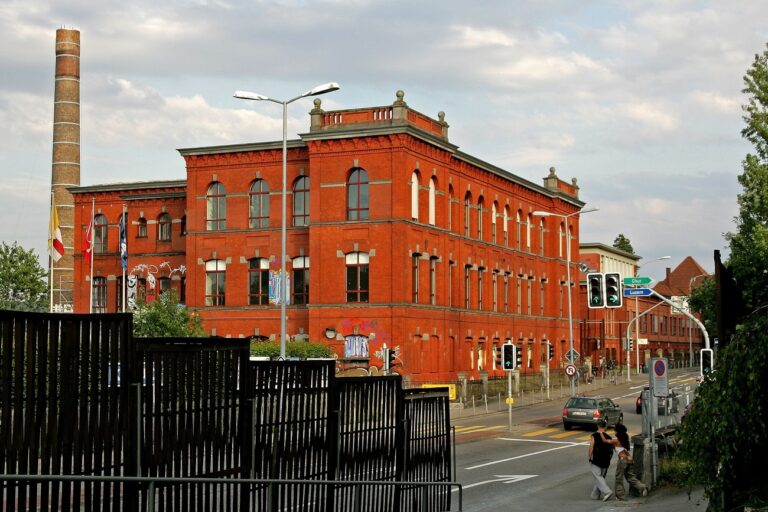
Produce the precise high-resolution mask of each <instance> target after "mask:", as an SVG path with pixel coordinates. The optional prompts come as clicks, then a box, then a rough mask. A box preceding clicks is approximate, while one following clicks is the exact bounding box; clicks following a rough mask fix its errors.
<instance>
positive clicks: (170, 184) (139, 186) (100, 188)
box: [67, 180, 187, 194]
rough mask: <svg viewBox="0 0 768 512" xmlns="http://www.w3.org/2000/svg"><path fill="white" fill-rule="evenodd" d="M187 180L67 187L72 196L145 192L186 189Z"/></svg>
mask: <svg viewBox="0 0 768 512" xmlns="http://www.w3.org/2000/svg"><path fill="white" fill-rule="evenodd" d="M186 186H187V180H163V181H134V182H130V183H106V184H104V185H88V186H84V187H69V188H68V189H67V190H69V192H70V193H72V194H93V193H97V192H128V191H131V190H147V189H152V188H177V187H186Z"/></svg>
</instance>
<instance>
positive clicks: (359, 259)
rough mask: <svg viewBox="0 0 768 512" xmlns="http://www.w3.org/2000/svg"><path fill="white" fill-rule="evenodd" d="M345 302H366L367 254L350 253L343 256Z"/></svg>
mask: <svg viewBox="0 0 768 512" xmlns="http://www.w3.org/2000/svg"><path fill="white" fill-rule="evenodd" d="M345 262H346V270H347V279H346V295H347V302H368V297H369V282H368V276H369V272H368V265H369V257H368V253H367V252H350V253H348V254H346V255H345Z"/></svg>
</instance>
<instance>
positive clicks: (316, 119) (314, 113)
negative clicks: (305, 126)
mask: <svg viewBox="0 0 768 512" xmlns="http://www.w3.org/2000/svg"><path fill="white" fill-rule="evenodd" d="M314 103H315V108H313V109H312V110H310V111H309V130H310V131H314V130H319V129H320V128H321V127H322V125H323V113H324V111H323V109H322V108H320V105H322V104H323V102H322V101H321V100H320V98H315V102H314Z"/></svg>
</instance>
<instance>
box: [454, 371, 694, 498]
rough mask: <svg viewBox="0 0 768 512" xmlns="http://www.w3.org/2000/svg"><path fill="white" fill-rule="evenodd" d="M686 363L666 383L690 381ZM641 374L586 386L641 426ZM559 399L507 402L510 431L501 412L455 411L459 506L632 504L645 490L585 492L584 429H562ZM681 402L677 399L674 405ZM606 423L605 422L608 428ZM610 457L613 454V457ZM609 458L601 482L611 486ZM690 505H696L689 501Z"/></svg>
mask: <svg viewBox="0 0 768 512" xmlns="http://www.w3.org/2000/svg"><path fill="white" fill-rule="evenodd" d="M696 375H697V373H696V372H694V371H691V370H673V371H671V372H670V388H672V389H674V388H676V387H682V386H684V385H690V384H695V377H696ZM644 385H647V376H635V377H633V381H632V382H629V383H627V382H623V383H619V384H616V385H612V384H611V385H606V387H604V388H603V389H599V390H596V391H594V390H590V391H589V394H601V395H604V396H608V397H610V398H612V399H614V401H616V402H618V403H619V405H620V406H621V408H622V411H623V412H624V424H625V425H626V426H627V427H628V429H629V433H630V436H632V435H633V434H636V433H639V432H640V431H641V416H640V415H638V414H636V413H635V399H636V397H637V396H638V394H639V393H640V390H641V389H642V387H643V386H644ZM565 401H566V399H565V398H563V399H560V398H555V399H553V400H552V401H550V402H544V403H540V404H535V405H531V406H528V407H524V408H521V409H515V410H514V413H513V425H512V431H509V424H508V416H507V413H506V412H496V413H492V414H487V415H477V416H470V417H466V416H465V417H461V418H455V419H454V420H453V425H454V426H455V427H456V442H457V445H456V469H457V471H456V476H457V478H456V480H457V481H458V482H460V483H461V484H462V485H463V486H464V496H463V507H464V510H466V511H473V512H474V511H494V512H498V511H500V510H504V511H517V510H520V511H538V510H541V511H549V510H565V511H568V512H579V511H582V510H583V511H590V512H591V511H595V510H621V509H623V508H633V507H637V506H639V505H640V504H641V503H643V502H644V501H646V500H648V498H640V497H638V498H631V497H630V498H629V499H628V500H627V501H623V502H619V501H616V500H610V501H609V502H606V503H603V502H597V501H593V500H591V499H590V497H589V494H590V491H591V489H592V486H593V485H594V480H593V478H592V475H591V473H590V472H589V467H588V464H587V447H588V443H589V436H590V434H591V431H590V430H582V429H579V428H574V430H572V431H565V430H564V429H563V426H562V421H561V419H560V415H561V412H562V408H563V405H564V404H565ZM681 409H682V407H681ZM609 431H611V429H609ZM614 464H615V461H614ZM614 467H615V466H614V465H612V466H611V469H610V470H609V478H608V484H609V485H610V486H611V487H612V486H613V470H614ZM691 506H692V508H691V510H702V508H701V507H697V506H696V505H694V504H691Z"/></svg>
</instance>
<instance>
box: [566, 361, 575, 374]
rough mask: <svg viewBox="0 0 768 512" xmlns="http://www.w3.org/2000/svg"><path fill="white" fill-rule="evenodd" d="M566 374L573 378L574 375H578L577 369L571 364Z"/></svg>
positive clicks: (567, 367)
mask: <svg viewBox="0 0 768 512" xmlns="http://www.w3.org/2000/svg"><path fill="white" fill-rule="evenodd" d="M565 374H566V375H567V376H569V377H573V376H574V375H576V367H575V366H573V365H572V364H569V365H568V366H566V367H565Z"/></svg>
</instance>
